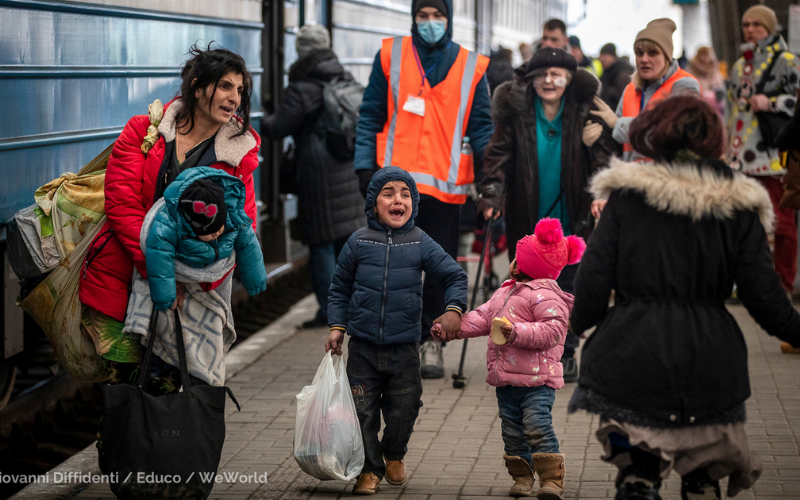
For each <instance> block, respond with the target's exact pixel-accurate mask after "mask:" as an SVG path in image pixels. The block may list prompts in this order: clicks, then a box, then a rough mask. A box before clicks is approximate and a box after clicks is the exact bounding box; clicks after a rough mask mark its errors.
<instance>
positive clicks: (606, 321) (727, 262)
mask: <svg viewBox="0 0 800 500" xmlns="http://www.w3.org/2000/svg"><path fill="white" fill-rule="evenodd" d="M722 138H723V128H722V123H721V121H720V118H719V115H718V114H717V113H716V111H715V110H714V109H713V108H712V107H711V106H710V105H709V104H708V103H706V102H705V101H704V100H703V99H702V98H701V97H700V96H696V95H690V94H684V95H677V96H673V97H669V98H667V99H665V100H664V101H663V102H662V103H659V104H657V105H655V106H653V107H652V109H648V110H646V111H645V112H644V113H642V114H641V115H640V116H639V117H638V118H637V119H636V120H634V121H633V123H632V124H631V128H630V139H631V143H632V145H633V147H634V148H635V149H636V150H637V151H639V152H641V153H643V154H645V155H647V156H649V157H651V158H653V159H654V160H655V161H654V163H623V162H622V161H618V160H616V161H614V162H612V164H611V166H610V168H608V169H606V170H604V171H602V172H600V173H598V174H597V175H596V176H595V177H594V178H593V179H592V182H591V191H592V193H593V194H594V196H595V197H596V198H603V199H607V200H608V203H607V204H606V206H605V209H604V210H603V214H602V216H601V217H600V222H599V224H598V226H597V228H596V229H595V231H594V233H593V234H592V239H591V240H589V244H588V248H587V250H586V253H585V254H584V256H583V260H582V261H581V266H580V269H579V270H578V274H577V277H576V279H575V307H574V309H573V311H572V315H571V318H570V321H571V325H572V328H573V330H574V331H575V333H576V334H582V333H583V332H585V331H586V330H588V329H590V328H591V327H593V326H597V330H596V331H595V332H594V333H593V334H592V335H591V336H590V337H589V339H588V340H587V341H586V345H585V346H584V348H583V354H582V358H581V367H580V371H581V377H580V380H579V381H578V384H579V385H578V388H577V389H576V390H575V393H574V395H573V398H572V400H571V402H570V407H569V411H570V412H575V411H577V410H581V409H583V410H587V411H589V412H591V413H595V414H598V415H600V417H601V420H600V428H599V429H598V430H597V433H596V435H597V438H598V440H599V441H600V443H601V444H602V445H603V448H604V450H605V456H604V457H603V459H604V460H606V461H608V462H611V463H614V464H615V465H617V467H619V474H618V476H617V483H616V484H617V496H616V498H618V499H625V498H636V499H657V498H660V496H659V495H658V490H659V487H660V486H661V480H662V478H665V477H667V476H668V475H669V473H670V471H672V470H674V471H675V472H677V473H678V474H680V475H681V476H682V484H681V498H684V499H686V498H720V487H719V480H720V479H721V478H723V477H726V476H728V477H729V481H728V495H729V496H733V495H735V494H736V493H738V492H739V491H741V489H744V488H749V487H751V486H752V485H753V483H754V482H755V481H756V479H757V478H758V477H759V475H760V473H761V461H760V460H759V458H758V457H757V456H756V455H755V454H753V453H751V451H750V449H749V447H748V443H747V436H746V435H745V431H744V422H745V401H746V400H747V398H748V397H749V396H750V381H749V378H748V369H747V346H746V345H745V340H744V337H743V335H742V332H741V330H740V329H739V326H738V325H737V323H736V320H735V319H734V318H733V316H732V315H731V314H730V313H729V312H728V310H727V309H726V308H725V299H726V298H727V297H729V296H730V292H731V290H732V289H733V284H734V282H735V283H736V284H737V285H738V289H739V290H740V295H739V297H740V298H741V300H742V303H743V304H744V306H745V307H746V308H747V310H748V311H749V312H750V314H752V315H753V317H754V318H755V320H756V321H757V322H758V324H759V325H761V327H762V328H764V330H766V331H767V332H768V333H769V334H771V335H774V336H776V337H778V338H780V339H782V340H785V341H787V342H789V343H791V344H792V345H795V346H797V345H800V315H799V314H798V313H797V311H795V309H794V308H793V307H792V305H791V303H790V302H789V299H788V298H787V297H786V294H785V293H784V292H783V289H782V288H781V284H780V280H779V279H778V276H777V274H776V273H775V271H774V269H773V267H772V262H771V261H770V256H769V249H768V247H767V237H766V231H765V229H769V228H770V227H771V226H772V224H773V223H774V214H773V212H772V206H771V204H770V199H769V195H768V193H767V191H766V190H765V189H764V188H763V187H762V186H761V185H760V184H759V183H758V181H756V180H754V179H751V178H748V177H746V176H745V175H743V174H740V173H738V172H735V171H733V170H731V168H730V167H728V165H727V164H725V163H724V162H722V161H720V160H719V158H720V155H721V154H722V147H723V140H722ZM612 290H615V291H616V296H615V303H614V306H613V307H611V308H609V305H608V297H609V296H610V294H611V291H612Z"/></svg>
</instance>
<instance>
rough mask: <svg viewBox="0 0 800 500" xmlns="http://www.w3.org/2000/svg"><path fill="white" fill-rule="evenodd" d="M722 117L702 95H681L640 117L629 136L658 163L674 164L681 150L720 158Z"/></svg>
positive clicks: (705, 156) (722, 139) (633, 142)
mask: <svg viewBox="0 0 800 500" xmlns="http://www.w3.org/2000/svg"><path fill="white" fill-rule="evenodd" d="M724 134H725V132H724V128H723V126H722V121H721V120H720V117H719V114H717V112H716V111H715V110H714V108H712V107H711V105H709V104H708V103H707V102H706V101H705V100H704V99H703V98H702V97H700V95H698V94H695V93H690V92H680V93H677V94H675V95H673V96H671V97H668V98H667V99H664V100H663V101H661V102H659V103H658V104H656V105H655V106H653V108H652V109H649V110H647V111H645V112H644V113H642V114H641V115H639V116H638V117H637V118H636V119H635V120H633V122H632V123H631V126H630V131H629V134H628V137H629V138H630V141H631V146H633V149H635V150H636V151H638V152H639V153H641V154H643V155H645V156H649V157H650V158H653V159H655V160H661V161H667V162H672V161H673V160H675V156H676V154H677V153H678V152H679V151H682V150H688V151H691V152H692V153H694V154H695V155H697V156H699V157H700V158H719V157H720V156H721V155H722V149H723V144H724Z"/></svg>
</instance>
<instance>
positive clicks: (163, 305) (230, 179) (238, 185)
mask: <svg viewBox="0 0 800 500" xmlns="http://www.w3.org/2000/svg"><path fill="white" fill-rule="evenodd" d="M203 178H205V179H209V180H211V181H213V182H215V183H217V184H218V185H220V186H221V187H222V189H223V190H224V191H225V205H226V207H227V209H228V219H227V221H226V222H225V231H224V232H223V233H222V235H221V236H220V237H219V238H217V239H216V240H213V241H209V242H203V241H200V240H199V239H198V238H197V235H196V234H195V233H194V231H193V230H192V227H191V225H190V224H189V222H188V221H187V220H186V218H185V216H184V215H183V213H182V211H181V209H180V208H179V207H178V200H180V197H181V195H182V194H183V191H184V190H185V189H186V188H187V187H189V185H190V184H192V183H193V182H195V181H197V180H199V179H203ZM244 204H245V186H244V183H243V182H242V181H240V180H239V179H237V178H236V177H234V176H232V175H229V174H227V173H225V172H224V171H222V170H219V169H216V168H209V167H196V168H190V169H188V170H185V171H184V172H182V173H181V174H180V175H179V176H178V178H177V179H175V181H174V182H172V183H171V184H170V185H169V186H168V187H167V189H166V190H165V191H164V205H163V206H162V207H161V209H160V210H159V212H158V213H157V214H156V216H155V218H154V220H153V225H152V226H151V227H150V232H149V234H148V236H147V245H146V250H147V251H146V253H145V259H146V264H147V281H148V284H149V285H150V295H151V298H152V300H153V306H154V307H155V308H156V309H158V310H161V311H164V310H167V309H169V307H170V306H171V305H172V303H173V302H175V298H176V291H175V259H177V260H180V261H181V262H183V263H184V264H186V265H187V266H190V267H194V268H198V269H200V268H204V267H206V266H208V265H210V264H212V263H214V262H216V261H218V260H220V259H226V258H228V257H230V255H231V252H232V251H233V250H236V265H237V266H238V267H239V276H240V277H241V280H242V285H243V286H244V288H245V289H246V290H247V293H249V294H250V295H255V294H257V293H260V292H263V291H264V290H265V289H266V288H267V271H266V269H264V257H263V254H262V253H261V247H260V246H259V244H258V238H256V234H255V232H254V231H253V230H252V226H251V225H252V223H253V221H252V220H250V217H248V216H247V215H246V213H245V210H244Z"/></svg>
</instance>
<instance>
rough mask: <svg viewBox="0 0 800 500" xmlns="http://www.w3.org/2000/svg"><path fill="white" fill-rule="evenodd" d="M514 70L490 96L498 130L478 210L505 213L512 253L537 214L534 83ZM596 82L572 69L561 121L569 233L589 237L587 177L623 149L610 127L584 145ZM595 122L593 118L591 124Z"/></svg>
mask: <svg viewBox="0 0 800 500" xmlns="http://www.w3.org/2000/svg"><path fill="white" fill-rule="evenodd" d="M525 72H526V69H525V66H522V67H521V68H519V69H518V70H517V75H516V76H515V77H514V80H512V81H510V82H508V83H505V84H503V85H501V86H500V87H498V88H497V91H496V92H495V95H494V110H493V112H494V119H495V123H496V128H495V131H494V135H493V136H492V140H491V141H490V142H489V146H488V147H487V148H486V158H485V160H484V179H483V181H482V183H481V199H480V200H479V206H480V207H481V208H485V207H490V206H493V207H495V208H499V209H502V210H504V211H505V218H506V235H507V237H508V248H509V249H510V250H511V251H512V253H513V249H515V248H516V243H517V241H518V240H519V239H521V238H522V237H523V236H525V235H528V234H531V233H533V229H534V227H535V226H536V223H537V222H538V221H539V219H540V215H539V199H538V198H539V168H538V163H539V159H538V152H537V148H536V144H537V140H536V110H535V108H534V99H535V95H536V93H535V90H534V87H533V81H532V80H530V79H528V80H525V79H524V78H523V77H522V76H521V75H523V74H524V73H525ZM597 87H598V82H597V79H596V78H595V77H594V76H592V75H591V74H589V73H587V72H586V71H576V72H575V74H574V76H573V78H572V81H571V82H570V84H569V85H568V86H567V89H566V92H565V93H564V97H563V99H564V110H563V112H562V115H561V116H562V118H561V123H562V124H563V129H562V133H561V137H562V139H561V172H562V174H561V175H562V182H563V188H564V200H565V201H566V205H567V210H568V212H569V221H570V223H571V232H572V234H575V235H578V236H582V237H584V238H586V237H588V235H589V233H590V231H591V229H592V227H593V226H594V222H593V220H592V216H591V212H590V210H591V203H592V198H591V196H590V195H589V193H588V192H587V191H586V187H587V186H588V182H589V177H591V175H592V174H593V173H594V172H595V171H596V170H598V169H599V168H603V167H605V166H606V165H608V162H609V159H610V157H611V155H612V154H619V153H620V152H621V147H620V146H619V144H617V143H616V141H614V139H613V138H612V137H611V129H609V128H608V127H606V126H605V125H604V126H603V135H602V136H601V137H600V139H598V141H597V142H596V143H595V144H594V145H593V146H592V148H591V150H589V148H587V147H586V146H585V145H584V144H583V140H582V137H583V127H584V126H585V124H586V121H587V119H589V117H590V116H591V115H589V110H590V109H591V108H593V107H594V104H592V99H593V98H594V95H595V93H596V92H597ZM592 121H595V120H592Z"/></svg>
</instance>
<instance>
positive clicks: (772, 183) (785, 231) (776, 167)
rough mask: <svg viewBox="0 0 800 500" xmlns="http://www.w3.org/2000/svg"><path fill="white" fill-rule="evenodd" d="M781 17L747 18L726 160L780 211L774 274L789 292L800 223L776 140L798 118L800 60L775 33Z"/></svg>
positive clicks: (731, 89) (734, 77)
mask: <svg viewBox="0 0 800 500" xmlns="http://www.w3.org/2000/svg"><path fill="white" fill-rule="evenodd" d="M777 23H778V19H777V17H776V16H775V12H774V11H773V10H772V9H770V8H769V7H765V6H764V5H755V6H753V7H751V8H749V9H747V10H746V11H745V13H744V15H743V16H742V34H743V38H744V41H745V43H744V44H743V45H742V57H741V58H740V59H739V60H738V61H736V63H735V64H734V65H733V67H732V68H731V72H730V76H729V78H728V99H727V108H728V113H727V116H728V141H730V143H729V146H728V152H727V159H728V163H730V166H731V167H732V168H733V169H735V170H741V171H742V172H744V173H745V174H747V175H751V176H754V177H755V178H756V179H758V181H759V182H761V184H762V185H763V186H764V187H765V188H767V191H768V192H769V194H770V198H771V199H772V205H773V207H774V210H775V218H776V221H777V224H775V251H774V254H773V260H774V263H775V270H776V271H777V272H778V275H779V276H780V277H781V283H782V284H783V287H784V288H785V289H786V291H787V293H792V292H793V289H794V277H795V274H796V272H797V260H796V256H797V225H796V221H795V212H794V210H793V209H790V208H781V207H780V200H781V197H782V196H783V184H782V183H781V178H782V177H783V176H784V175H785V174H786V170H785V169H784V167H783V165H781V161H780V159H779V154H778V149H777V147H776V146H775V144H774V141H773V140H771V139H770V137H771V136H775V135H777V130H773V129H778V128H780V125H781V124H782V123H785V122H788V120H789V118H790V117H791V116H792V115H794V104H795V101H796V97H795V96H796V95H797V91H798V88H800V69H798V62H797V58H796V57H795V56H794V55H793V54H792V53H791V52H790V51H789V50H788V49H787V47H786V42H785V41H784V40H783V38H782V37H781V35H780V34H778V33H777V32H776V31H775V28H776V25H777Z"/></svg>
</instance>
